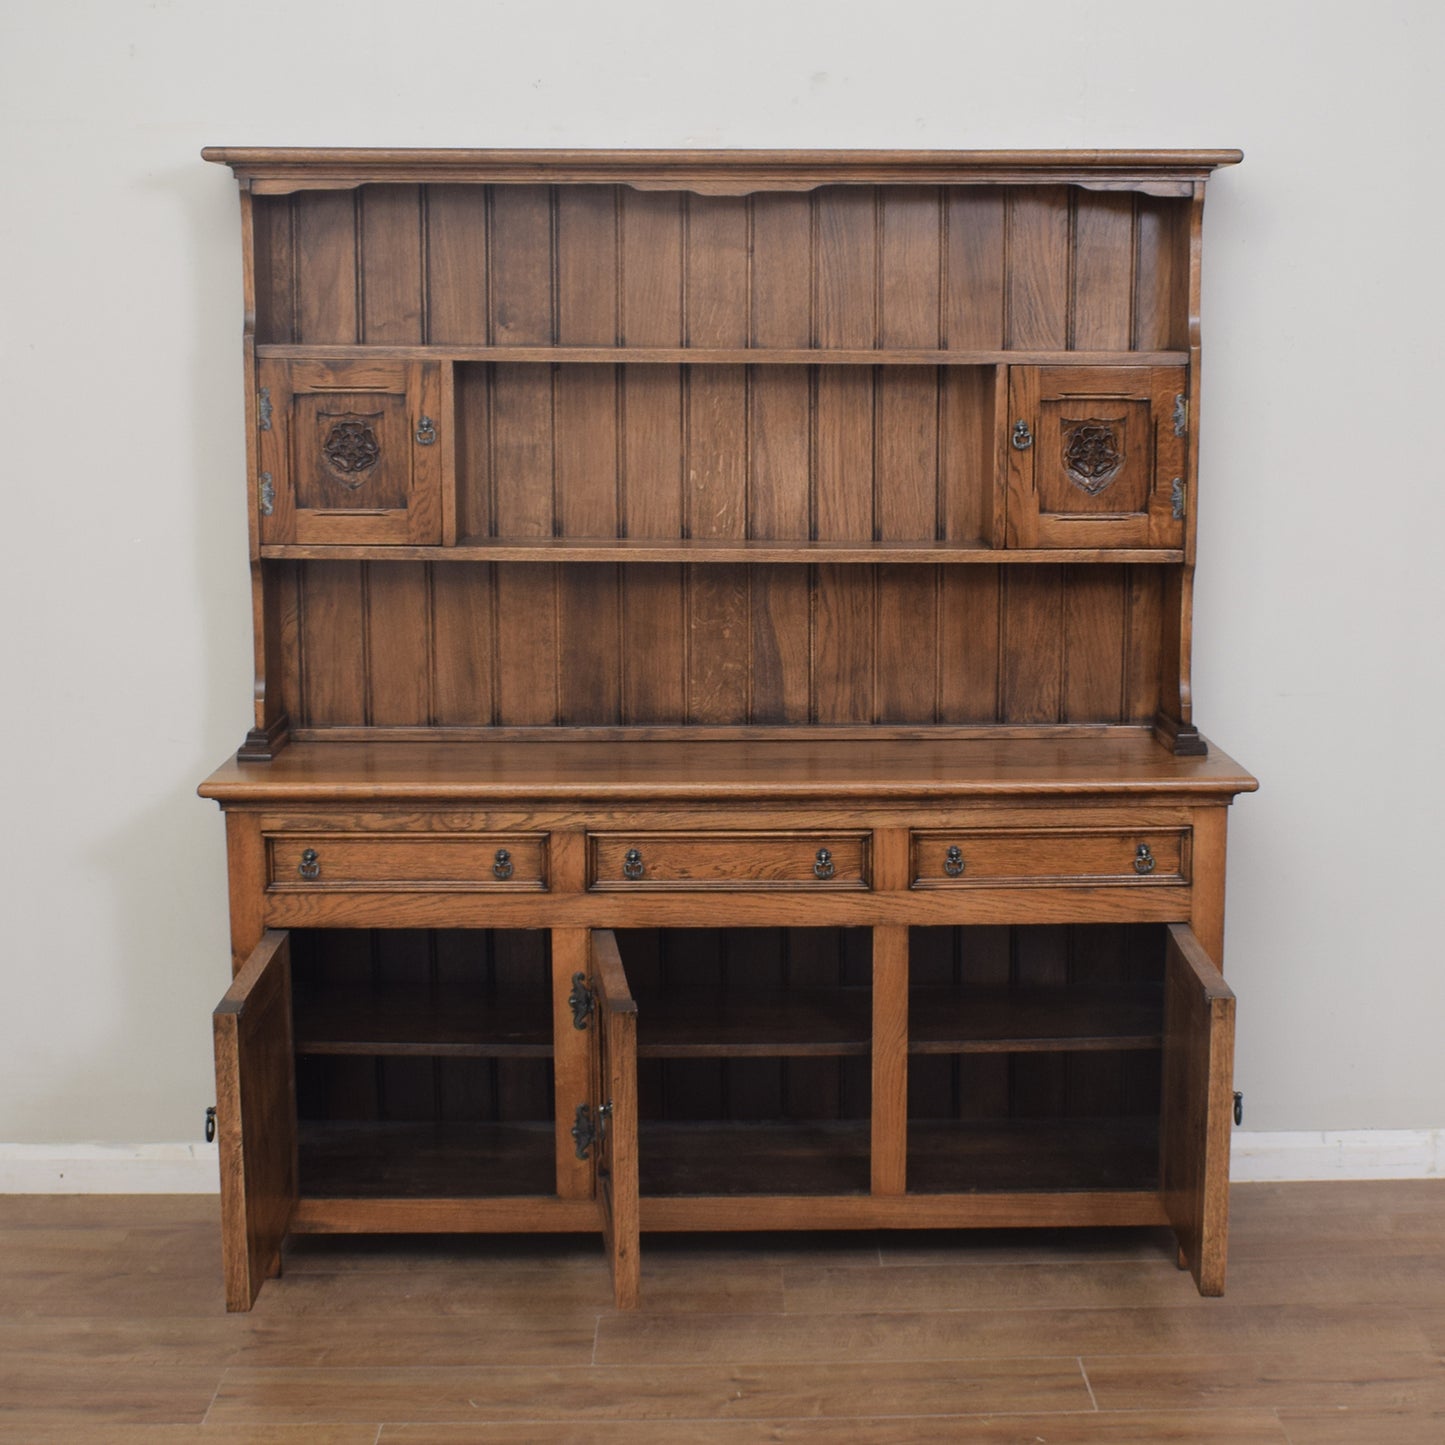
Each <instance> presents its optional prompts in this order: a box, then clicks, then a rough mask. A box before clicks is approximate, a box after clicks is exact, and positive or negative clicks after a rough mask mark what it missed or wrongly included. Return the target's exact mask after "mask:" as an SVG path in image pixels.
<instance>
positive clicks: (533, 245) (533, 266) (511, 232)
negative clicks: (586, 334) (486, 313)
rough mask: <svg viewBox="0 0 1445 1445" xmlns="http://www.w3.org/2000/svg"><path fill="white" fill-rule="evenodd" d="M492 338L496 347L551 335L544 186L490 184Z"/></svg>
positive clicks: (548, 204) (543, 341)
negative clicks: (491, 187) (491, 185)
mask: <svg viewBox="0 0 1445 1445" xmlns="http://www.w3.org/2000/svg"><path fill="white" fill-rule="evenodd" d="M490 230H491V247H490V271H491V302H492V339H493V341H494V342H495V344H496V345H498V346H547V345H550V344H551V342H552V340H553V325H554V323H553V316H552V201H551V191H550V189H549V188H548V187H547V186H495V187H493V189H492V215H491V227H490Z"/></svg>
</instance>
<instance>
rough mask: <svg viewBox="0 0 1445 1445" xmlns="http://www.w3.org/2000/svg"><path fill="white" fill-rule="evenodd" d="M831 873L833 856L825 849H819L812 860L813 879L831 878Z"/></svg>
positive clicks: (832, 871)
mask: <svg viewBox="0 0 1445 1445" xmlns="http://www.w3.org/2000/svg"><path fill="white" fill-rule="evenodd" d="M833 873H834V868H833V855H832V854H831V853H830V852H829V851H828V850H827V849H826V848H819V849H818V852H817V855H816V856H815V857H814V859H813V877H814V878H831V877H832V876H833Z"/></svg>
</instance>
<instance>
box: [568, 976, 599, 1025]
mask: <svg viewBox="0 0 1445 1445" xmlns="http://www.w3.org/2000/svg"><path fill="white" fill-rule="evenodd" d="M567 1003H568V1005H569V1006H570V1008H571V1009H572V1027H573V1028H574V1029H585V1028H586V1027H587V1020H588V1019H590V1018H591V1017H592V1015H593V1013H594V1012H595V1011H596V1008H597V995H596V994H595V993H593V992H592V990H591V989H590V988H588V987H587V975H586V974H585V973H574V974H573V975H572V992H571V993H569V994H568V995H567Z"/></svg>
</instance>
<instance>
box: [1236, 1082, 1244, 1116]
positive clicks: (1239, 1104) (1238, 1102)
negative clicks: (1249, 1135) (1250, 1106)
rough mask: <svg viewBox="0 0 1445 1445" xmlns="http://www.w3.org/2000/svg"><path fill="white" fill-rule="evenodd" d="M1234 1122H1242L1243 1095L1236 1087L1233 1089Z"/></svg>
mask: <svg viewBox="0 0 1445 1445" xmlns="http://www.w3.org/2000/svg"><path fill="white" fill-rule="evenodd" d="M1234 1122H1235V1123H1236V1124H1242V1123H1244V1095H1243V1094H1242V1093H1241V1092H1240V1091H1239V1090H1238V1089H1236V1090H1235V1091H1234Z"/></svg>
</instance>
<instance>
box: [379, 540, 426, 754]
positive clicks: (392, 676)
mask: <svg viewBox="0 0 1445 1445" xmlns="http://www.w3.org/2000/svg"><path fill="white" fill-rule="evenodd" d="M366 569H367V582H366V606H367V612H368V614H369V621H368V625H367V629H366V636H367V659H366V675H367V678H368V679H369V682H370V688H371V698H370V714H371V721H372V723H373V724H374V725H376V726H377V727H386V726H388V725H390V726H395V727H423V726H425V725H426V723H427V722H428V721H429V720H430V715H431V696H430V667H429V664H428V654H429V653H430V650H431V616H430V611H431V609H430V596H429V591H428V588H427V577H426V564H425V563H422V562H368V563H367V564H366Z"/></svg>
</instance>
